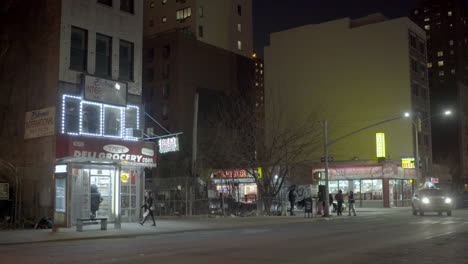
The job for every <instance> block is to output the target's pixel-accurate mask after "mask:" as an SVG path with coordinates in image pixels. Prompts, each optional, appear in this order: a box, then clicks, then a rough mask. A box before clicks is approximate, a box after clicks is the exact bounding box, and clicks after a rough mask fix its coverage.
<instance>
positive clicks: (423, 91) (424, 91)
mask: <svg viewBox="0 0 468 264" xmlns="http://www.w3.org/2000/svg"><path fill="white" fill-rule="evenodd" d="M421 97H422V98H423V99H424V100H427V89H425V88H422V89H421Z"/></svg>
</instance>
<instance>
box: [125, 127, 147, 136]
mask: <svg viewBox="0 0 468 264" xmlns="http://www.w3.org/2000/svg"><path fill="white" fill-rule="evenodd" d="M125 137H134V138H142V137H143V131H141V129H135V128H126V129H125Z"/></svg>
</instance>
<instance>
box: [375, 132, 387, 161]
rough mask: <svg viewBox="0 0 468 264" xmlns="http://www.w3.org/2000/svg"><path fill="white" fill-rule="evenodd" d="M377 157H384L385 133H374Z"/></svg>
mask: <svg viewBox="0 0 468 264" xmlns="http://www.w3.org/2000/svg"><path fill="white" fill-rule="evenodd" d="M375 143H376V146H377V147H376V148H377V158H385V157H386V155H385V133H375Z"/></svg>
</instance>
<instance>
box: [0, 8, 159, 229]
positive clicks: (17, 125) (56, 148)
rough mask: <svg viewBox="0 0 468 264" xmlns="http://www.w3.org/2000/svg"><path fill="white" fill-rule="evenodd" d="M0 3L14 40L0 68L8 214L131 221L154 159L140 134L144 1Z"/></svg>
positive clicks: (60, 222) (64, 221) (67, 221)
mask: <svg viewBox="0 0 468 264" xmlns="http://www.w3.org/2000/svg"><path fill="white" fill-rule="evenodd" d="M6 8H7V10H8V12H7V14H9V15H10V17H9V19H10V21H8V22H9V23H10V25H12V26H11V28H12V30H11V31H10V32H8V31H7V32H6V33H7V34H8V35H9V39H10V40H11V41H12V43H16V44H17V45H15V46H12V47H14V48H13V49H9V50H8V51H7V53H6V54H5V55H4V57H3V60H2V65H1V66H2V68H1V69H0V79H1V80H2V82H8V83H9V87H8V88H7V89H4V90H2V96H1V97H2V106H3V107H5V106H6V107H5V108H6V109H7V111H6V113H5V118H4V119H3V120H2V121H3V124H2V126H1V127H3V128H4V129H3V130H2V138H3V139H5V140H3V141H1V149H10V150H12V151H11V152H10V153H8V152H2V153H1V156H0V159H1V160H2V161H5V162H8V163H9V164H11V165H12V166H14V167H15V168H16V172H17V173H15V174H14V175H13V178H14V179H16V181H10V182H13V184H15V183H17V184H16V186H15V188H14V190H15V195H12V199H16V208H17V213H16V216H17V217H18V218H19V217H34V216H35V217H37V216H52V215H53V217H54V224H55V225H56V226H71V225H74V224H75V223H76V219H77V218H89V217H90V215H94V216H98V217H105V218H108V220H109V221H110V222H114V223H115V224H116V225H117V226H119V225H120V222H121V221H137V220H138V219H139V218H140V214H141V212H140V205H141V202H142V198H143V193H144V179H145V178H144V168H145V167H152V166H155V155H154V149H153V145H152V144H148V143H145V142H142V141H141V130H142V128H143V122H142V118H143V115H142V110H143V109H142V103H141V96H142V80H141V67H142V61H141V58H142V45H143V43H142V41H143V25H142V22H143V3H142V2H140V1H133V0H38V1H32V2H31V1H22V0H17V1H13V5H10V6H7V7H6ZM17 32H21V34H17ZM23 35H24V36H26V37H24V36H23ZM15 150H18V151H17V152H15ZM52 176H54V177H52ZM95 192H100V194H101V197H102V198H103V201H102V202H101V204H100V208H99V210H98V211H97V212H93V211H92V207H91V206H90V200H92V199H93V197H94V196H93V195H94V193H95Z"/></svg>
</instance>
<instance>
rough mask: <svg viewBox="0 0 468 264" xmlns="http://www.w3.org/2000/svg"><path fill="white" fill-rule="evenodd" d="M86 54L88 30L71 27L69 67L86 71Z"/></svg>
mask: <svg viewBox="0 0 468 264" xmlns="http://www.w3.org/2000/svg"><path fill="white" fill-rule="evenodd" d="M87 55H88V32H87V31H86V30H84V29H81V28H77V27H72V28H71V45H70V69H72V70H75V71H86V64H87V61H88V60H87Z"/></svg>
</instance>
